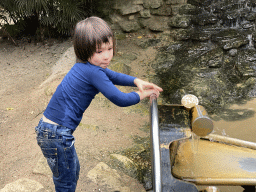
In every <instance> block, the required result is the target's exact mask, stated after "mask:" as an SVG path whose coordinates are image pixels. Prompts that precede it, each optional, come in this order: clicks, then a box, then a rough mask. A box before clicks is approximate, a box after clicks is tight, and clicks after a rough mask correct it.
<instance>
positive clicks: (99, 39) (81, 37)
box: [73, 17, 115, 62]
mask: <svg viewBox="0 0 256 192" xmlns="http://www.w3.org/2000/svg"><path fill="white" fill-rule="evenodd" d="M111 40H112V41H113V48H114V53H115V41H114V34H113V32H112V30H111V28H110V27H109V26H108V24H107V23H106V22H105V21H104V20H103V19H101V18H99V17H89V18H87V19H85V20H82V21H80V22H78V23H77V24H76V27H75V31H74V37H73V44H74V50H75V54H76V57H77V62H87V61H88V59H89V58H91V57H92V56H93V54H94V53H95V52H96V49H97V48H99V47H100V46H101V45H102V43H108V42H109V41H111Z"/></svg>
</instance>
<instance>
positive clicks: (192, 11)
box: [179, 4, 202, 15]
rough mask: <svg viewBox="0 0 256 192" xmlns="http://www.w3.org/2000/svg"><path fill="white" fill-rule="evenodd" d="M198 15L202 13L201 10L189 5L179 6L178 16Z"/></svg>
mask: <svg viewBox="0 0 256 192" xmlns="http://www.w3.org/2000/svg"><path fill="white" fill-rule="evenodd" d="M199 13H202V10H201V8H199V7H197V6H194V5H191V4H184V5H180V6H179V14H180V15H197V14H199Z"/></svg>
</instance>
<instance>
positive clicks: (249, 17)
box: [246, 12, 256, 21]
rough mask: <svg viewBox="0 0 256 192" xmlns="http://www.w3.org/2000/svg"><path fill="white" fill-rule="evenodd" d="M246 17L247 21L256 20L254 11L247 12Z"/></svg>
mask: <svg viewBox="0 0 256 192" xmlns="http://www.w3.org/2000/svg"><path fill="white" fill-rule="evenodd" d="M246 19H247V20H249V21H255V20H256V12H253V13H249V14H248V15H247V16H246Z"/></svg>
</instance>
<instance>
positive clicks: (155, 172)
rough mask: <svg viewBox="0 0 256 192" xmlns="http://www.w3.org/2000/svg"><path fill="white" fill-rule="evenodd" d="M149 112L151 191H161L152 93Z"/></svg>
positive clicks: (155, 100)
mask: <svg viewBox="0 0 256 192" xmlns="http://www.w3.org/2000/svg"><path fill="white" fill-rule="evenodd" d="M150 113H151V130H150V144H151V165H152V178H153V191H154V192H162V179H161V154H160V134H159V121H158V107H157V96H156V95H154V94H153V95H151V96H150Z"/></svg>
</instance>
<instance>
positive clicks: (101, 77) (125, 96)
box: [90, 69, 141, 107]
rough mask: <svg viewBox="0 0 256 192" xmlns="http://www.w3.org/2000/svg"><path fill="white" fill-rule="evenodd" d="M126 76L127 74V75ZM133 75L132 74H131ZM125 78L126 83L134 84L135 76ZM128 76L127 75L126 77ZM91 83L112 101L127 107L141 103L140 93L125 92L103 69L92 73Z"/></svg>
mask: <svg viewBox="0 0 256 192" xmlns="http://www.w3.org/2000/svg"><path fill="white" fill-rule="evenodd" d="M125 76H126V75H125ZM130 77H131V76H130ZM130 77H128V80H125V82H126V83H124V84H126V85H134V78H132V79H129V78H130ZM125 78H127V77H125ZM90 81H91V84H92V85H93V86H94V87H95V88H96V89H98V91H99V92H101V93H102V94H103V95H104V96H105V97H106V98H108V99H109V100H110V101H111V102H112V103H114V104H116V105H118V106H120V107H126V106H131V105H134V104H137V103H139V101H140V99H141V98H140V95H139V93H136V92H130V93H123V92H121V91H120V90H119V89H118V88H117V87H116V86H115V85H114V84H113V82H112V79H111V80H110V78H109V76H107V74H106V73H105V72H104V71H103V70H101V69H100V70H95V71H94V72H92V73H91V74H90Z"/></svg>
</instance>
